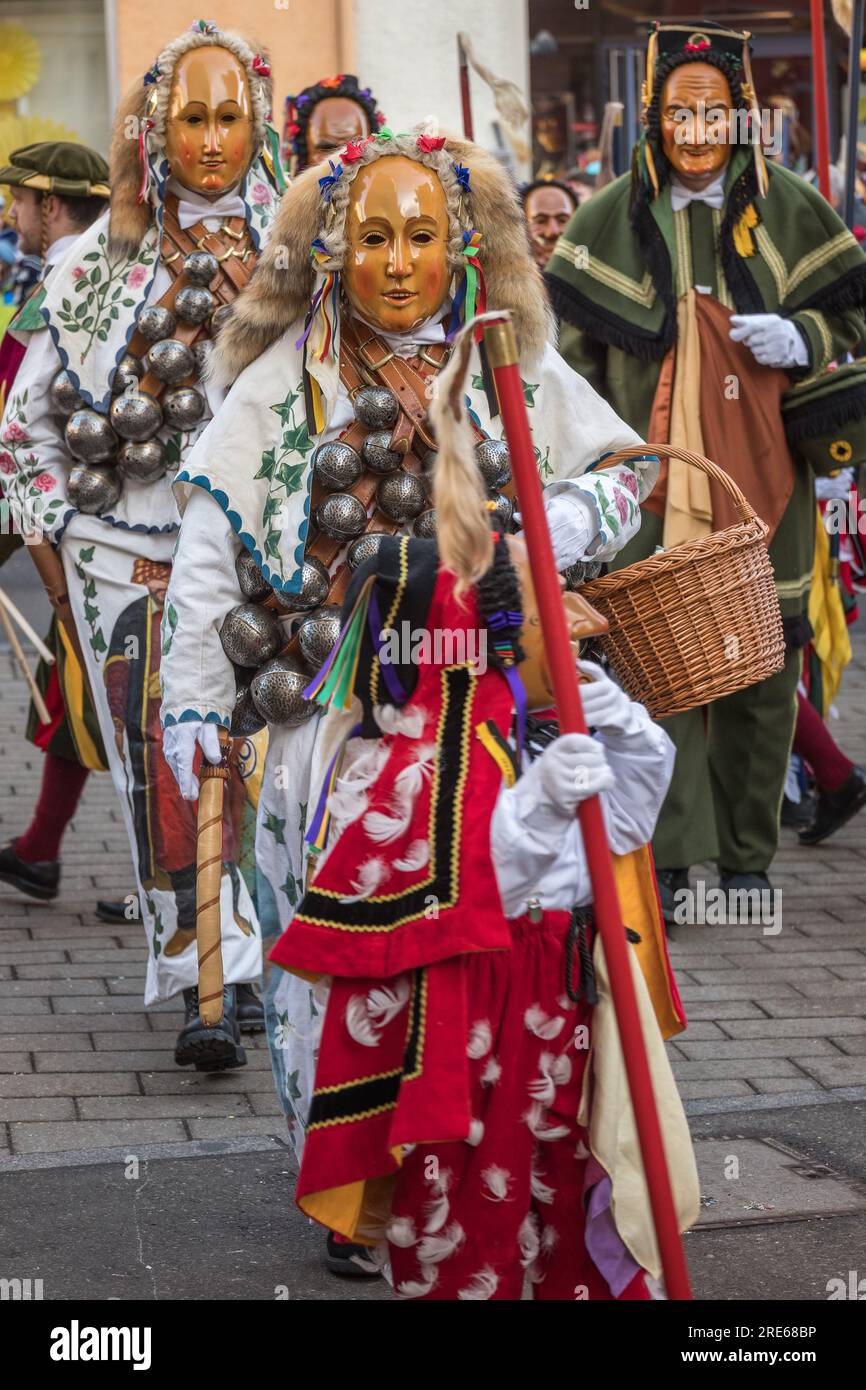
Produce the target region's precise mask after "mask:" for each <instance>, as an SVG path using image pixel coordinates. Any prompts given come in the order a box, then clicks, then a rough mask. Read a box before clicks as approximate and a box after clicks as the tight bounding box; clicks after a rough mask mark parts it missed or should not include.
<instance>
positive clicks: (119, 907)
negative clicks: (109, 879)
mask: <svg viewBox="0 0 866 1390" xmlns="http://www.w3.org/2000/svg"><path fill="white" fill-rule="evenodd" d="M128 911H129V904H128V903H127V901H126V899H125V898H124V899H123V901H122V902H116V903H113V902H109V901H108V900H107V899H106V898H99V899H97V903H96V915H97V917H98V918H99V920H100V922H111V923H112V924H113V925H120V924H125V923H126V922H140V921H141V917H140V915H139V912H138V902H137V901H136V911H135V914H134V915H133V916H132V917H127V915H126V914H127V912H128Z"/></svg>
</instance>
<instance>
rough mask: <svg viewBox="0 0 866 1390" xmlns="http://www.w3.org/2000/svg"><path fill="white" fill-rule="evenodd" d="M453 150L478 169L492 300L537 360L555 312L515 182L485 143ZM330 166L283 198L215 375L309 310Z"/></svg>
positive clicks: (250, 357) (222, 342)
mask: <svg viewBox="0 0 866 1390" xmlns="http://www.w3.org/2000/svg"><path fill="white" fill-rule="evenodd" d="M446 149H447V151H448V153H449V154H451V155H452V157H453V158H454V160H456V161H457V162H458V163H460V164H463V165H466V166H468V168H469V171H470V182H471V194H470V198H469V205H468V211H469V218H470V221H471V223H472V225H473V226H474V227H476V228H477V229H478V231H480V233H481V237H482V240H481V263H482V265H483V267H484V278H485V280H486V283H487V307H488V309H510V310H511V313H512V316H513V319H514V326H515V331H516V333H517V340H518V344H519V348H520V358H521V361H522V362H523V363H525V364H529V363H532V362H535V361H537V360H538V358H540V356H541V354H542V352H543V350H544V346H545V343H546V342H548V341H550V340H552V338H553V334H554V329H553V317H552V314H551V311H550V309H549V306H548V302H547V294H546V291H545V289H544V284H543V281H542V279H541V275H540V273H539V271H538V268H537V266H536V265H535V263H534V261H533V259H532V256H531V255H530V251H529V243H528V240H527V235H526V224H525V221H524V216H523V210H522V208H521V206H520V203H519V201H518V198H517V193H516V191H515V188H514V185H513V183H512V182H511V179H510V178H509V176H508V174H507V173H506V172H505V170H504V169H503V168H502V166H501V164H500V163H499V161H498V160H497V159H495V158H494V156H493V155H491V154H488V153H487V152H486V150H482V149H481V148H480V147H479V146H478V145H471V144H469V143H468V142H467V141H464V140H452V139H449V140H448V144H447V146H446ZM327 172H328V169H327V164H323V165H320V166H316V167H313V168H310V169H306V170H305V171H304V172H303V173H302V174H301V175H300V177H299V178H298V179H297V180H296V181H295V182H294V183H293V184H292V186H291V188H290V189H289V190H288V192H287V193H286V194H285V196H284V197H283V200H282V202H281V204H280V209H279V212H278V214H277V217H276V221H275V222H274V226H273V230H272V232H271V236H270V239H269V241H268V246H267V249H266V250H265V252H264V253H263V255H262V256H261V257H260V258H259V262H258V264H257V266H256V269H255V271H254V273H253V276H252V279H251V280H250V283H249V285H248V286H247V288H246V289H245V290H244V291H243V293H242V294H241V295H239V296H238V299H237V300H236V301H235V306H234V311H233V313H232V314H231V316H230V318H229V319H228V321H227V322H226V324H225V327H224V328H223V329H222V331H221V332H220V334H219V337H218V339H217V343H216V348H215V351H214V354H213V358H212V361H211V365H210V369H209V373H208V375H209V376H210V377H211V379H212V380H214V381H215V382H218V383H220V384H222V385H228V384H229V383H230V382H232V381H234V380H235V379H236V377H238V376H239V375H240V373H241V372H242V371H243V369H244V367H247V366H249V364H250V363H251V362H253V361H254V360H255V359H256V358H257V357H259V356H261V354H262V353H263V352H264V351H265V349H266V348H268V347H270V345H271V343H273V342H275V341H276V339H277V338H279V337H280V336H281V335H282V334H283V333H285V332H286V331H287V329H289V328H290V327H291V326H292V324H295V323H297V322H298V320H302V319H303V318H304V316H305V315H306V313H307V310H308V309H309V306H310V297H311V295H312V292H313V285H314V271H313V266H312V262H311V259H310V243H311V242H312V241H313V239H314V238H315V237H316V235H317V234H318V231H319V225H320V219H321V216H322V197H321V194H320V191H319V178H320V177H321V176H322V174H323V173H327Z"/></svg>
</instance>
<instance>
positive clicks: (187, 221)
mask: <svg viewBox="0 0 866 1390" xmlns="http://www.w3.org/2000/svg"><path fill="white" fill-rule="evenodd" d="M246 215H247V208H246V204H245V203H244V200H243V198H242V197H241V196H240V194H239V193H232V194H231V195H230V196H228V197H226V198H219V199H217V201H216V202H215V203H207V202H205V201H204V200H202V202H200V203H190V202H187V201H186V199H184V198H181V199H180V200H179V201H178V205H177V220H178V222H179V223H180V229H181V231H182V232H185V231H186V229H187V227H192V226H193V224H194V223H196V222H205V223H207V222H209V221H210V220H211V219H212V218H213V219H215V220H216V221H217V222H221V221H223V219H224V218H227V217H244V218H245V217H246Z"/></svg>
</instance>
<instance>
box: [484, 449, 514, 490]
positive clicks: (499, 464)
mask: <svg viewBox="0 0 866 1390" xmlns="http://www.w3.org/2000/svg"><path fill="white" fill-rule="evenodd" d="M475 458H476V461H477V463H478V467H479V468H480V469H481V476H482V478H483V479H484V481H485V483H486V485H487V486H488V487H489V488H491V489H492V490H493V491H497V490H498V489H499V488H503V487H505V486H506V484H507V483H510V482H511V455H510V454H509V452H508V445H507V444H506V443H505V440H504V439H481V440H479V442H478V443H477V444H476V445H475Z"/></svg>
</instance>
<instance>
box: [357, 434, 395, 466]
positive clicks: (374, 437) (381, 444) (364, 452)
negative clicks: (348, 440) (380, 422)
mask: <svg viewBox="0 0 866 1390" xmlns="http://www.w3.org/2000/svg"><path fill="white" fill-rule="evenodd" d="M390 443H391V432H390V430H377V431H376V433H375V434H368V435H367V438H366V439H365V440H364V443H363V444H362V445H361V457H362V458H363V460H364V462H365V463H366V465H367V467H368V468H369V469H371V470H372V472H374V473H393V472H394V469H395V468H399V467H400V464H401V463H402V462H403V455H402V454H398V453H397V451H396V449H391V448H389V447H388V446H389V445H390Z"/></svg>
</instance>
